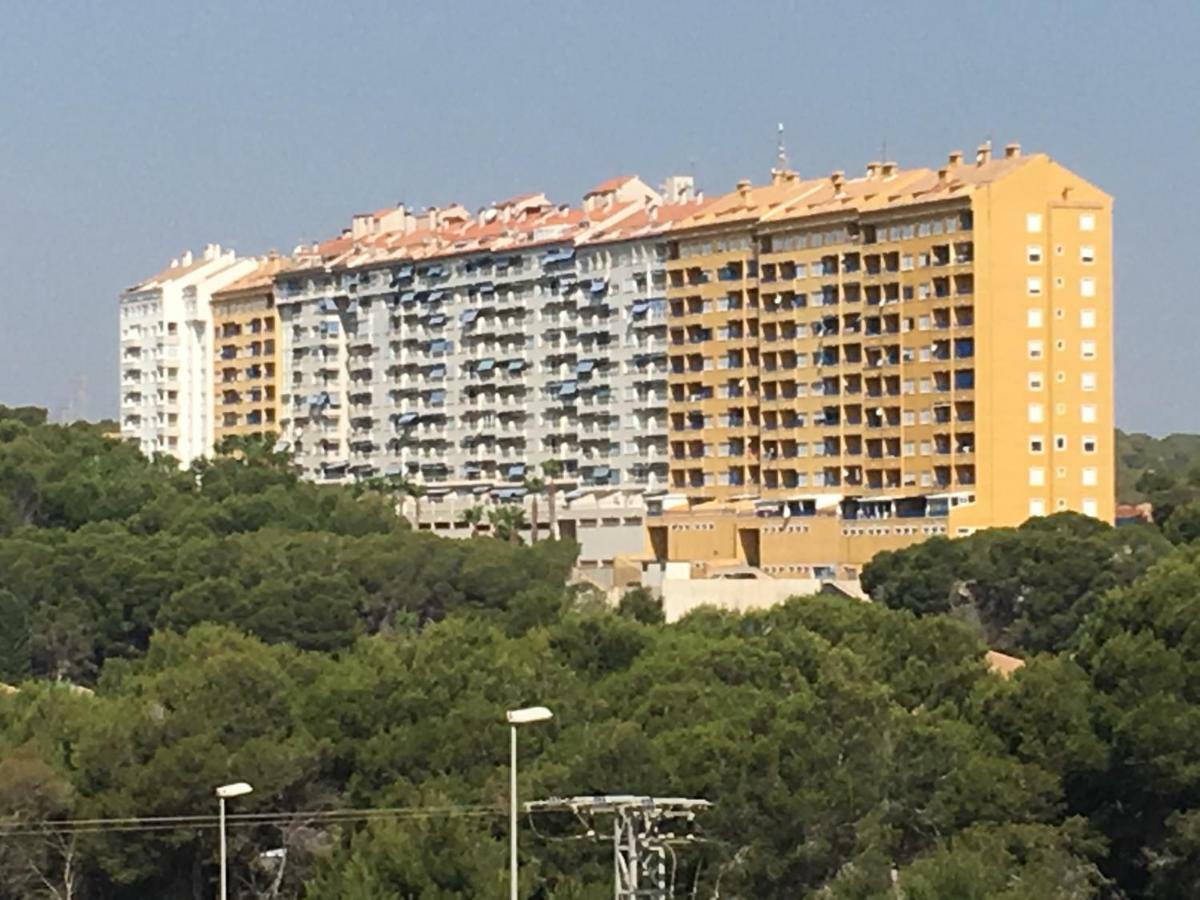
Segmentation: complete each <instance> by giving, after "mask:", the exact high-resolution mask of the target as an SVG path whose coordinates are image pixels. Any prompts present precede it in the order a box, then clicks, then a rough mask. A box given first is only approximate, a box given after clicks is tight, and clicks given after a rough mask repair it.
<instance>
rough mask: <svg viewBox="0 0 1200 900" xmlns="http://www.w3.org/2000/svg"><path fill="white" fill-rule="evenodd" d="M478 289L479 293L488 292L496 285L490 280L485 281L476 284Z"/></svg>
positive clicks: (493, 289)
mask: <svg viewBox="0 0 1200 900" xmlns="http://www.w3.org/2000/svg"><path fill="white" fill-rule="evenodd" d="M478 290H479V293H481V294H490V293H492V292H493V291H495V290H496V286H495V285H494V284H492V283H491V282H490V281H485V282H483V284H481V285H479V286H478Z"/></svg>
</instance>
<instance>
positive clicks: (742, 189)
mask: <svg viewBox="0 0 1200 900" xmlns="http://www.w3.org/2000/svg"><path fill="white" fill-rule="evenodd" d="M737 192H738V195H739V196H740V197H741V198H742V202H743V203H745V204H746V205H749V204H750V179H749V178H743V179H742V180H741V181H739V182H738V183H737Z"/></svg>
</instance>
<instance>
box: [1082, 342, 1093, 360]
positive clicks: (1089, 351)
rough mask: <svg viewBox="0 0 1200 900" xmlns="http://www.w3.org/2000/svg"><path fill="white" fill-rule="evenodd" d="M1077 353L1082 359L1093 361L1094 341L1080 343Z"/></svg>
mask: <svg viewBox="0 0 1200 900" xmlns="http://www.w3.org/2000/svg"><path fill="white" fill-rule="evenodd" d="M1079 352H1080V353H1081V354H1082V355H1083V358H1084V359H1095V358H1096V342H1095V341H1081V342H1080V344H1079Z"/></svg>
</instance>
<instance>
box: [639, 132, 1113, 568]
mask: <svg viewBox="0 0 1200 900" xmlns="http://www.w3.org/2000/svg"><path fill="white" fill-rule="evenodd" d="M1111 225H1112V200H1111V198H1110V197H1109V196H1108V195H1107V194H1105V193H1104V192H1103V191H1101V190H1099V189H1098V188H1096V187H1095V186H1093V185H1091V184H1089V183H1088V182H1086V181H1084V180H1083V179H1082V178H1080V177H1079V176H1078V175H1076V174H1074V173H1073V172H1071V171H1070V170H1068V169H1066V168H1064V167H1063V166H1062V165H1060V164H1058V163H1057V162H1055V161H1054V160H1052V159H1050V158H1049V157H1048V156H1045V155H1043V154H1034V155H1023V154H1022V153H1021V149H1020V147H1019V145H1016V144H1010V145H1009V146H1008V147H1006V148H1005V150H1004V152H1003V154H996V156H993V154H992V151H991V148H990V146H988V145H984V146H981V147H980V148H979V149H978V151H977V152H976V154H975V158H974V160H966V159H964V158H963V154H962V153H958V152H956V153H951V154H950V155H949V157H948V159H947V161H946V163H945V164H944V165H942V166H940V167H939V168H937V169H924V168H922V169H900V168H899V167H898V166H897V165H896V164H895V163H892V162H880V163H871V164H870V165H868V166H867V170H866V173H865V174H864V175H862V176H860V177H857V178H848V177H846V175H845V174H844V173H843V172H834V173H832V174H831V175H829V176H828V177H824V178H809V179H806V178H801V177H800V176H798V175H797V174H796V173H794V172H790V171H785V170H777V171H775V172H773V173H772V180H771V183H770V184H767V185H765V186H761V187H755V186H753V185H751V184H750V183H749V182H745V181H744V182H740V183H739V184H738V185H737V189H736V190H735V191H734V192H733V193H730V194H728V195H725V196H723V197H720V198H717V199H716V200H715V201H713V202H710V203H708V204H707V205H705V206H704V207H703V208H702V209H701V210H700V211H698V212H697V213H696V214H695V215H693V216H692V217H690V218H688V219H685V220H683V221H682V222H680V223H678V224H677V225H676V226H675V227H674V228H673V229H672V232H671V235H670V237H671V242H670V244H669V262H668V282H667V301H668V310H669V319H668V324H669V338H668V350H669V362H670V367H669V397H668V418H669V423H668V424H669V429H670V430H669V458H670V475H669V486H668V493H667V494H666V495H665V496H663V497H661V498H659V499H657V500H656V501H654V502H653V504H652V505H651V507H650V515H649V516H648V519H647V527H648V546H647V552H648V554H649V556H650V557H651V558H653V559H656V560H659V561H675V562H680V561H687V562H691V563H693V564H696V565H698V566H700V567H701V568H704V567H709V568H711V567H715V566H720V565H727V564H733V563H741V564H749V565H754V566H759V567H761V568H762V569H764V570H765V571H767V572H770V573H774V574H787V575H796V576H799V577H820V576H825V575H829V576H833V575H837V576H839V577H842V576H847V575H849V576H853V575H854V574H857V571H858V569H859V567H860V566H861V565H862V564H863V563H865V562H866V561H868V560H869V559H870V558H871V557H872V556H873V555H874V554H875V553H876V552H878V551H879V550H881V549H890V548H896V547H901V546H905V545H907V544H910V543H913V542H915V541H918V540H922V539H924V538H925V537H928V536H931V535H940V534H944V535H949V536H961V535H965V534H969V533H971V532H972V531H974V530H976V529H978V528H985V527H990V526H1004V525H1017V524H1019V523H1021V522H1022V521H1024V520H1025V519H1027V518H1029V517H1031V516H1040V515H1050V514H1052V513H1055V512H1058V511H1062V510H1076V511H1078V512H1082V513H1085V514H1087V515H1090V516H1095V517H1097V518H1099V519H1103V520H1105V521H1110V522H1111V521H1112V518H1113V504H1114V497H1113V394H1112V381H1113V353H1112V274H1111V273H1112V230H1111Z"/></svg>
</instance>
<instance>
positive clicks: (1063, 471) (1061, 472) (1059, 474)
mask: <svg viewBox="0 0 1200 900" xmlns="http://www.w3.org/2000/svg"><path fill="white" fill-rule="evenodd" d="M1054 477H1055V478H1066V477H1067V467H1066V466H1059V467H1058V468H1057V469H1055V470H1054Z"/></svg>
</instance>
